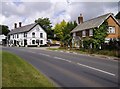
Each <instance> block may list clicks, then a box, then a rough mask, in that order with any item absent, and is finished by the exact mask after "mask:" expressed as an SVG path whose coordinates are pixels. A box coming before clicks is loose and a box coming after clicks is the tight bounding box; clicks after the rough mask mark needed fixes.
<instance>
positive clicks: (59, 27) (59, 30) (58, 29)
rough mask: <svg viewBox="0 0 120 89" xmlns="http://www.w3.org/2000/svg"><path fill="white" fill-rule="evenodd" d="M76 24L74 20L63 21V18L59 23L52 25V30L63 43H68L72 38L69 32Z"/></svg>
mask: <svg viewBox="0 0 120 89" xmlns="http://www.w3.org/2000/svg"><path fill="white" fill-rule="evenodd" d="M76 26H77V23H76V21H74V22H65V20H63V21H62V22H61V23H59V24H58V23H57V24H56V25H55V27H54V32H55V34H56V38H58V39H59V40H60V41H61V42H63V43H64V45H66V46H67V45H69V44H70V41H71V39H72V36H71V35H70V32H71V31H72V30H73V29H74V28H75V27H76Z"/></svg>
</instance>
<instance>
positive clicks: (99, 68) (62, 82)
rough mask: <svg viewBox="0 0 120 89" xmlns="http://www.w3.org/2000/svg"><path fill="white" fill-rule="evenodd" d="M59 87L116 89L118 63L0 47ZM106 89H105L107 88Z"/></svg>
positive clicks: (56, 53)
mask: <svg viewBox="0 0 120 89" xmlns="http://www.w3.org/2000/svg"><path fill="white" fill-rule="evenodd" d="M3 50H6V51H9V52H12V53H14V54H16V55H18V56H20V57H21V58H23V59H24V60H26V61H27V62H29V63H30V64H32V65H33V66H34V67H36V68H37V69H38V70H39V71H41V72H42V73H43V74H45V75H46V76H47V77H49V78H50V79H51V80H53V81H54V82H55V83H57V84H58V85H59V86H61V87H118V85H119V84H118V61H116V60H109V59H102V58H98V57H91V56H85V55H78V54H73V53H65V52H58V51H49V50H43V49H35V48H17V47H3ZM107 89H108V88H107Z"/></svg>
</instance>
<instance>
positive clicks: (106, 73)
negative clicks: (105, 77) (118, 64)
mask: <svg viewBox="0 0 120 89" xmlns="http://www.w3.org/2000/svg"><path fill="white" fill-rule="evenodd" d="M77 64H78V65H80V66H83V67H87V68H89V69H93V70H96V71H99V72H102V73H106V74H109V75H112V76H115V74H113V73H110V72H107V71H104V70H101V69H97V68H94V67H91V66H87V65H84V64H80V63H77Z"/></svg>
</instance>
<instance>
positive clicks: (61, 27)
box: [54, 20, 67, 41]
mask: <svg viewBox="0 0 120 89" xmlns="http://www.w3.org/2000/svg"><path fill="white" fill-rule="evenodd" d="M66 26H67V23H66V22H65V20H63V21H62V22H61V23H60V24H58V23H57V24H56V25H55V27H54V33H55V34H56V38H57V39H58V40H61V41H62V40H63V37H64V31H65V27H66Z"/></svg>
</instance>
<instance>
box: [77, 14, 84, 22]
mask: <svg viewBox="0 0 120 89" xmlns="http://www.w3.org/2000/svg"><path fill="white" fill-rule="evenodd" d="M78 23H79V24H81V23H83V16H82V14H80V16H79V17H78Z"/></svg>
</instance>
